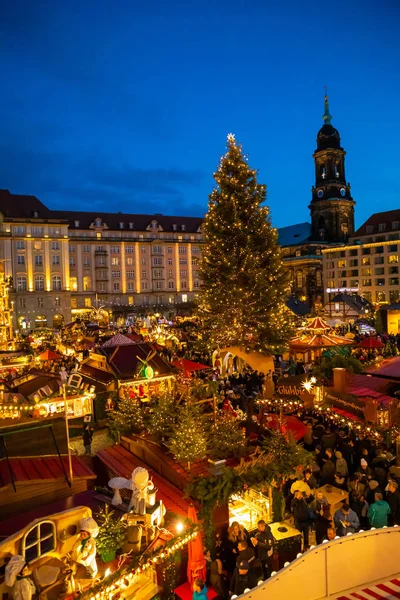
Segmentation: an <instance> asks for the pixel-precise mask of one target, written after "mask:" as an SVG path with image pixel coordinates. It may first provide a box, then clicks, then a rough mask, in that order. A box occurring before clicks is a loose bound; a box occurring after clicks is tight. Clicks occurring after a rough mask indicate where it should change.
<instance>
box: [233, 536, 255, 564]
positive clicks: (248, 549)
mask: <svg viewBox="0 0 400 600" xmlns="http://www.w3.org/2000/svg"><path fill="white" fill-rule="evenodd" d="M255 557H256V553H255V551H254V548H253V546H249V545H248V543H247V542H246V540H241V541H240V542H239V543H238V556H237V559H236V566H238V564H239V563H241V562H242V561H244V560H245V561H247V562H248V563H249V565H250V566H252V562H253V560H254V559H255Z"/></svg>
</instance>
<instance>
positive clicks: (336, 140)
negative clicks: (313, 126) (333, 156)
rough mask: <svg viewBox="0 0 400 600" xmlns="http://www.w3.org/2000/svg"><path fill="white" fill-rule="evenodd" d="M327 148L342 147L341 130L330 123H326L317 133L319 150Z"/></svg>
mask: <svg viewBox="0 0 400 600" xmlns="http://www.w3.org/2000/svg"><path fill="white" fill-rule="evenodd" d="M327 148H339V149H340V148H341V146H340V135H339V132H338V130H337V129H335V128H334V127H333V125H331V124H330V123H324V125H322V127H321V129H320V130H319V131H318V135H317V150H326V149H327Z"/></svg>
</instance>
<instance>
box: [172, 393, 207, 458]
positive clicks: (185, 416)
mask: <svg viewBox="0 0 400 600" xmlns="http://www.w3.org/2000/svg"><path fill="white" fill-rule="evenodd" d="M168 446H169V449H170V451H171V452H172V454H173V455H174V457H175V458H176V460H179V461H186V462H187V463H188V468H189V469H190V463H191V462H193V461H195V460H198V459H201V458H204V457H205V456H206V455H207V450H208V444H207V433H206V430H205V427H204V423H203V419H202V415H201V412H200V410H199V408H198V407H197V406H196V405H195V404H186V405H185V406H184V407H182V408H181V410H180V412H179V417H178V420H177V423H176V425H175V427H174V430H173V433H172V436H171V438H170V440H169V444H168Z"/></svg>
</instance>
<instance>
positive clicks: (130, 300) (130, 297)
mask: <svg viewBox="0 0 400 600" xmlns="http://www.w3.org/2000/svg"><path fill="white" fill-rule="evenodd" d="M128 304H129V306H133V305H134V301H133V296H128Z"/></svg>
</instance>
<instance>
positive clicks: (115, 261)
mask: <svg viewBox="0 0 400 600" xmlns="http://www.w3.org/2000/svg"><path fill="white" fill-rule="evenodd" d="M111 264H112V265H113V266H114V267H118V266H119V257H118V256H113V257H112V259H111Z"/></svg>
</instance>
